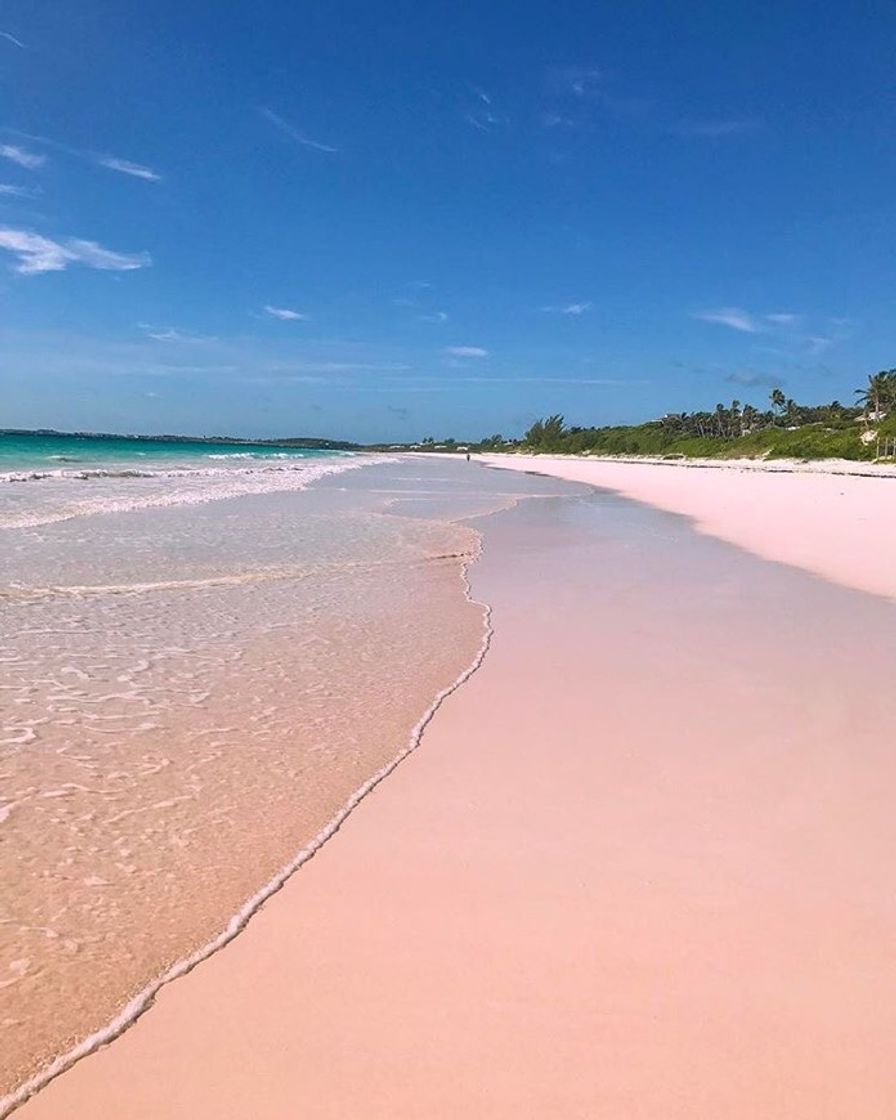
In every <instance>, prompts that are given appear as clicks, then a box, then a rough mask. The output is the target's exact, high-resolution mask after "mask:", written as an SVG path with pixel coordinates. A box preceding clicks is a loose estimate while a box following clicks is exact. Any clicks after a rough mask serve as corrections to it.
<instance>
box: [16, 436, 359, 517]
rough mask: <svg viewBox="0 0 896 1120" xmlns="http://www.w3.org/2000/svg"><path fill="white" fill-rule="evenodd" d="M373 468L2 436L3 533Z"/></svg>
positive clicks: (332, 455) (235, 446) (315, 455)
mask: <svg viewBox="0 0 896 1120" xmlns="http://www.w3.org/2000/svg"><path fill="white" fill-rule="evenodd" d="M368 461H370V460H369V457H368V456H364V455H354V454H351V453H348V452H344V451H319V450H316V449H314V450H312V449H306V448H302V447H276V446H270V445H266V444H252V443H223V442H222V443H202V442H194V441H189V440H184V441H181V440H165V439H127V438H122V437H111V438H108V439H104V438H99V437H97V436H77V435H55V434H49V435H38V434H35V435H0V529H19V528H28V527H34V526H36V525H48V524H53V523H55V522H57V521H67V520H69V519H71V518H73V517H85V516H94V515H96V514H102V513H125V512H128V511H129V510H138V509H149V508H153V507H160V506H181V505H198V504H200V503H204V502H210V501H217V500H220V499H222V498H235V497H240V496H242V495H246V494H269V493H274V492H277V491H284V490H303V489H305V487H306V486H307V485H308V484H309V483H310V482H314V481H315V480H316V479H318V478H321V477H323V476H324V475H327V474H331V473H333V472H340V471H344V470H347V469H350V468H351V467H354V466H360V465H362V463H364V462H368Z"/></svg>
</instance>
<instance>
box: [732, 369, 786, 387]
mask: <svg viewBox="0 0 896 1120" xmlns="http://www.w3.org/2000/svg"><path fill="white" fill-rule="evenodd" d="M725 380H726V381H730V382H731V383H732V384H733V385H746V386H748V387H752V386H755V385H768V386H769V388H772V389H774V388H776V387H777V386H779V385H783V384H784V378H783V377H775V376H773V375H772V374H768V373H753V372H751V371H750V370H737V371H736V372H735V373H729V374H728V376H727V377H726V378H725Z"/></svg>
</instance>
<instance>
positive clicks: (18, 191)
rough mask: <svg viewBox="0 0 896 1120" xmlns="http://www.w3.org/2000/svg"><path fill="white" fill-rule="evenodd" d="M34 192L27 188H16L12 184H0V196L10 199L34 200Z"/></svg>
mask: <svg viewBox="0 0 896 1120" xmlns="http://www.w3.org/2000/svg"><path fill="white" fill-rule="evenodd" d="M34 193H35V192H34V191H31V190H29V189H28V188H27V187H17V186H14V185H13V184H12V183H0V195H3V194H5V195H9V196H10V197H12V198H34Z"/></svg>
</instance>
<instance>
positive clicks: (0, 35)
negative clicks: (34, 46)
mask: <svg viewBox="0 0 896 1120" xmlns="http://www.w3.org/2000/svg"><path fill="white" fill-rule="evenodd" d="M0 39H6V40H7V41H8V42H10V43H14V44H15V45H16V46H17V47H21V48H22V50H25V44H24V43H23V42H22V40H21V39H17V38H16V37H15V35H10V33H9V32H8V31H0Z"/></svg>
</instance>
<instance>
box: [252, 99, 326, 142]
mask: <svg viewBox="0 0 896 1120" xmlns="http://www.w3.org/2000/svg"><path fill="white" fill-rule="evenodd" d="M259 112H260V113H261V115H262V116H263V117H264V118H265V119H266V120H269V121H270V122H271V124H272V125H273V126H274V127H275V128H277V129H279V130H280V131H281V132H282V133H284V134H285V135H286V136H288V137H289V138H290V139H291V140H295V142H296V143H297V144H303V145H304V146H305V147H306V148H314V150H315V151H317V152H330V153H335V152H338V151H339V149H338V148H334V147H333V146H332V145H330V144H321V143H320V141H318V140H312V139H311V137H310V136H306V135H305V133H304V132H300V131H299V129H297V128H296V127H295V126H294V125H291V124H290V123H289V121H287V120H284V119H283V117H281V116H280V114H279V113H275V112H274V110H273V109H267V108H261V109H259Z"/></svg>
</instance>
